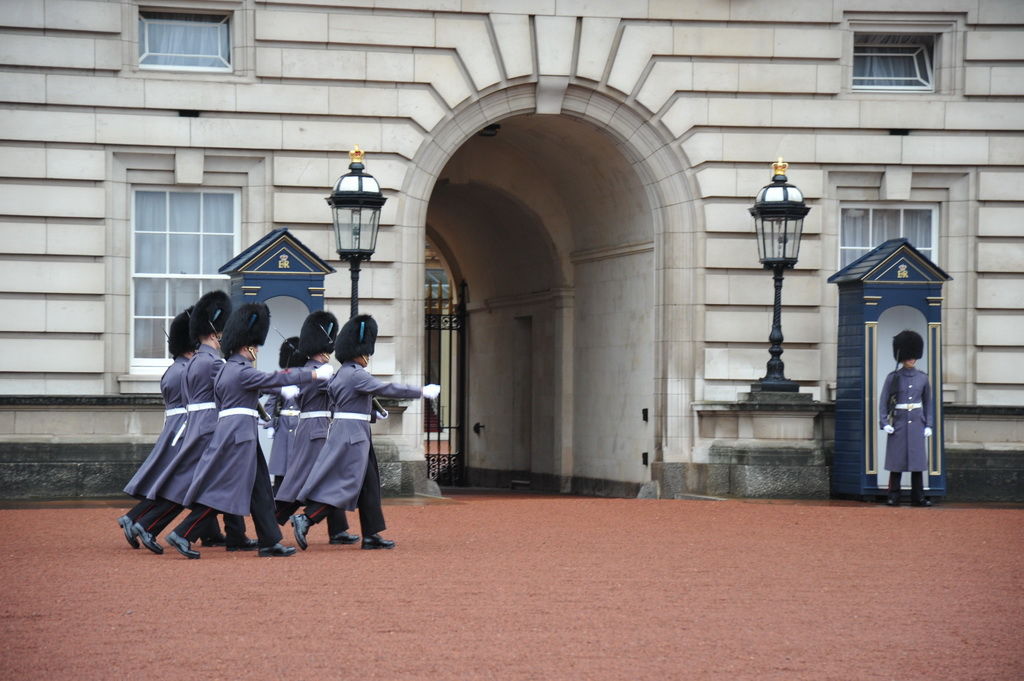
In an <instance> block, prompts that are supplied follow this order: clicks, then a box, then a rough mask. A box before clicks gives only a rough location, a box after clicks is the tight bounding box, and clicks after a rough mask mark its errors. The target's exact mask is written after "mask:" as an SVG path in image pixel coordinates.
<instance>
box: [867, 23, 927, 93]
mask: <svg viewBox="0 0 1024 681" xmlns="http://www.w3.org/2000/svg"><path fill="white" fill-rule="evenodd" d="M855 41H856V44H855V46H854V53H853V78H854V80H853V84H854V85H855V86H861V87H919V88H920V87H929V86H930V85H931V49H932V48H931V46H932V42H933V41H932V37H931V36H927V35H898V34H891V35H890V34H881V35H865V34H858V35H857V36H856V38H855Z"/></svg>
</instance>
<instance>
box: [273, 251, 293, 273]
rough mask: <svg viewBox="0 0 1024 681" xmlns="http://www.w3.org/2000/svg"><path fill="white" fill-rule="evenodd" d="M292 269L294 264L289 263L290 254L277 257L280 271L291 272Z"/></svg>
mask: <svg viewBox="0 0 1024 681" xmlns="http://www.w3.org/2000/svg"><path fill="white" fill-rule="evenodd" d="M291 268H292V264H291V263H290V262H288V254H287V253H282V254H281V255H279V256H277V269H279V270H290V269H291Z"/></svg>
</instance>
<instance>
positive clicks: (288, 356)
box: [277, 336, 305, 369]
mask: <svg viewBox="0 0 1024 681" xmlns="http://www.w3.org/2000/svg"><path fill="white" fill-rule="evenodd" d="M298 347H299V337H298V336H292V337H291V338H288V339H287V340H285V341H284V342H283V343H281V352H280V353H279V354H278V356H277V366H279V367H281V368H282V369H287V368H289V367H293V366H296V365H295V364H293V363H292V355H294V354H295V352H296V349H297V348H298ZM302 364H305V362H303V363H302ZM299 366H302V365H301V364H300V365H299Z"/></svg>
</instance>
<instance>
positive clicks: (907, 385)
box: [878, 367, 932, 471]
mask: <svg viewBox="0 0 1024 681" xmlns="http://www.w3.org/2000/svg"><path fill="white" fill-rule="evenodd" d="M894 383H895V391H896V402H897V404H918V403H920V404H921V408H920V409H911V410H904V409H897V410H896V411H895V412H894V418H893V422H892V427H893V433H892V434H891V435H889V439H888V440H886V443H885V470H887V471H923V470H925V469H926V468H928V452H927V450H926V448H925V438H924V429H925V428H931V427H932V424H931V411H932V410H931V406H932V404H931V403H932V389H931V385H930V384H929V383H928V374H926V373H924V372H923V371H918V370H917V369H912V368H906V367H901V368H899V369H897V370H896V371H894V372H892V373H891V374H889V375H888V376H886V377H885V383H884V384H883V385H882V392H881V395H880V397H879V404H878V413H879V419H880V420H879V424H878V426H879V428H882V427H884V426H885V425H886V423H887V422H888V415H889V414H888V409H889V392H890V391H891V390H893V385H894Z"/></svg>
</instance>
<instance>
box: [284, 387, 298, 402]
mask: <svg viewBox="0 0 1024 681" xmlns="http://www.w3.org/2000/svg"><path fill="white" fill-rule="evenodd" d="M298 394H299V386H297V385H286V386H284V387H283V388H281V397H283V398H285V399H286V400H290V399H292V398H293V397H295V396H296V395H298Z"/></svg>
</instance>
